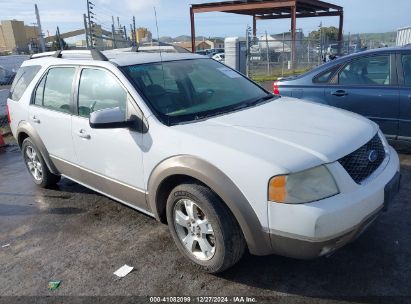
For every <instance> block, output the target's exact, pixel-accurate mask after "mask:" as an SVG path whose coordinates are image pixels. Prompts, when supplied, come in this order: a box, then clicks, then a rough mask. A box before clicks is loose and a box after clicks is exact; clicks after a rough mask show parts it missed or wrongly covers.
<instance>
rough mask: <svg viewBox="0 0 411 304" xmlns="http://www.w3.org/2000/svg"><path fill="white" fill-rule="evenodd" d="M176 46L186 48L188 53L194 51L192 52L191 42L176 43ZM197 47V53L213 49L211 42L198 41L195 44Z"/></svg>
mask: <svg viewBox="0 0 411 304" xmlns="http://www.w3.org/2000/svg"><path fill="white" fill-rule="evenodd" d="M173 44H174V45H176V46H179V47H182V48H185V49H186V50H188V51H190V52H191V51H192V50H191V42H189V41H185V42H174V43H173ZM195 46H196V49H195V50H196V51H203V50H209V49H213V47H212V43H211V42H210V41H196V42H195Z"/></svg>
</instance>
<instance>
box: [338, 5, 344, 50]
mask: <svg viewBox="0 0 411 304" xmlns="http://www.w3.org/2000/svg"><path fill="white" fill-rule="evenodd" d="M343 27H344V12H343V11H341V12H340V25H339V28H338V55H341V50H342V47H343V42H344V36H343V33H344V32H343Z"/></svg>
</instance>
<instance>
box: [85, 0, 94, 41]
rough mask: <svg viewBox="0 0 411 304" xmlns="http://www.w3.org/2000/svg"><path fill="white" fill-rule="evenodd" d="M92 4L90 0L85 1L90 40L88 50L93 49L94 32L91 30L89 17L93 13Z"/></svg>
mask: <svg viewBox="0 0 411 304" xmlns="http://www.w3.org/2000/svg"><path fill="white" fill-rule="evenodd" d="M93 5H94V4H93V3H92V2H91V1H90V0H87V17H88V29H89V39H90V44H89V45H90V48H94V37H93V36H94V31H93V28H92V23H93V22H92V21H91V15H92V14H93V12H92V11H91V10H92V9H93Z"/></svg>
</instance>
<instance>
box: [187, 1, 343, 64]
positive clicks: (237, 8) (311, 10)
mask: <svg viewBox="0 0 411 304" xmlns="http://www.w3.org/2000/svg"><path fill="white" fill-rule="evenodd" d="M209 12H223V13H232V14H240V15H248V16H252V17H253V35H254V37H255V36H256V35H257V20H268V19H285V18H290V19H291V39H292V61H293V62H294V61H295V58H296V57H295V54H296V48H295V46H296V30H297V27H296V19H297V18H307V17H324V16H339V17H340V24H339V33H338V40H339V44H340V48H341V42H342V40H343V20H344V10H343V8H342V7H341V6H338V5H335V4H331V3H327V2H323V1H319V0H244V1H224V2H212V3H203V4H192V5H191V7H190V18H191V44H192V51H193V52H195V14H198V13H209Z"/></svg>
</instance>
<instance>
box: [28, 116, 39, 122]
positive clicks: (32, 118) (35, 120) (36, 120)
mask: <svg viewBox="0 0 411 304" xmlns="http://www.w3.org/2000/svg"><path fill="white" fill-rule="evenodd" d="M30 119H31V121H32V122H34V123H36V124H39V123H40V119H38V118H37V117H36V115H33V116H31V117H30Z"/></svg>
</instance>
